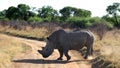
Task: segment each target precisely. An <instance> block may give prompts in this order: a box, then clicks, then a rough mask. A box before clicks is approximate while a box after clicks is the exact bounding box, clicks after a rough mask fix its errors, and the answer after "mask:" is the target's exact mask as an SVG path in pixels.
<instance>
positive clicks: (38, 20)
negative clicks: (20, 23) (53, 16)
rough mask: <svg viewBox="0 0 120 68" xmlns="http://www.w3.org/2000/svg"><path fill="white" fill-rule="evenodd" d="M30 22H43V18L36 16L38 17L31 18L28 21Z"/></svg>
mask: <svg viewBox="0 0 120 68" xmlns="http://www.w3.org/2000/svg"><path fill="white" fill-rule="evenodd" d="M28 22H43V20H42V18H40V17H37V16H36V17H30V18H29V19H28Z"/></svg>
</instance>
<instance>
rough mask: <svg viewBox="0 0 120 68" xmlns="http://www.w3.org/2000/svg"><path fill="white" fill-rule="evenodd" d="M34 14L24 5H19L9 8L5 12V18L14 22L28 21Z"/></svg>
mask: <svg viewBox="0 0 120 68" xmlns="http://www.w3.org/2000/svg"><path fill="white" fill-rule="evenodd" d="M35 15H36V14H35V13H34V12H32V11H30V7H29V6H28V5H26V4H19V5H18V6H17V7H14V6H11V7H9V8H8V9H7V10H6V17H7V18H9V19H10V20H11V19H14V20H16V19H17V20H28V19H29V18H30V17H33V16H35Z"/></svg>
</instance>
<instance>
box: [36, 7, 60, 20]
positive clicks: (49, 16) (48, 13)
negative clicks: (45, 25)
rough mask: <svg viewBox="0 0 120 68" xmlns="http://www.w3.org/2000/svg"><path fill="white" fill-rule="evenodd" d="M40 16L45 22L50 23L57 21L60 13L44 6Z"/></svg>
mask: <svg viewBox="0 0 120 68" xmlns="http://www.w3.org/2000/svg"><path fill="white" fill-rule="evenodd" d="M38 16H39V17H41V18H43V20H44V21H45V22H50V21H54V20H56V17H57V16H58V12H57V10H55V9H53V8H52V7H51V6H43V7H42V8H40V9H39V10H38Z"/></svg>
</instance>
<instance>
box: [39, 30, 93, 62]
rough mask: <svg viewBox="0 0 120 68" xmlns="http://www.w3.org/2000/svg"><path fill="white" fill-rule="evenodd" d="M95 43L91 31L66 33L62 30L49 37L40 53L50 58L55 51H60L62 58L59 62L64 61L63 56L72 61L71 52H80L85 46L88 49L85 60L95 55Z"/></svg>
mask: <svg viewBox="0 0 120 68" xmlns="http://www.w3.org/2000/svg"><path fill="white" fill-rule="evenodd" d="M93 43H94V35H93V33H92V32H91V31H88V30H80V31H74V32H73V31H71V32H66V31H64V30H62V29H60V30H57V31H55V32H53V33H52V34H51V35H50V36H49V37H47V42H46V46H45V47H43V49H42V50H38V52H39V53H40V54H41V55H42V56H43V57H44V58H47V57H49V56H50V55H51V54H52V53H53V51H54V49H58V52H59V54H60V56H59V57H58V58H57V60H63V59H62V57H63V54H64V55H65V56H66V58H67V61H69V60H70V59H71V56H70V55H69V54H68V51H69V50H77V51H79V50H80V49H81V48H83V47H84V46H85V47H86V48H87V49H86V50H87V51H86V54H85V56H84V58H85V59H87V58H88V56H89V55H92V53H93Z"/></svg>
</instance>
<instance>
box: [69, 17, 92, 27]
mask: <svg viewBox="0 0 120 68" xmlns="http://www.w3.org/2000/svg"><path fill="white" fill-rule="evenodd" d="M67 22H68V23H71V24H73V25H74V26H77V27H81V28H86V27H87V26H88V25H91V24H90V23H89V19H88V18H81V17H70V18H69V19H67ZM88 23H89V24H88Z"/></svg>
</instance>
